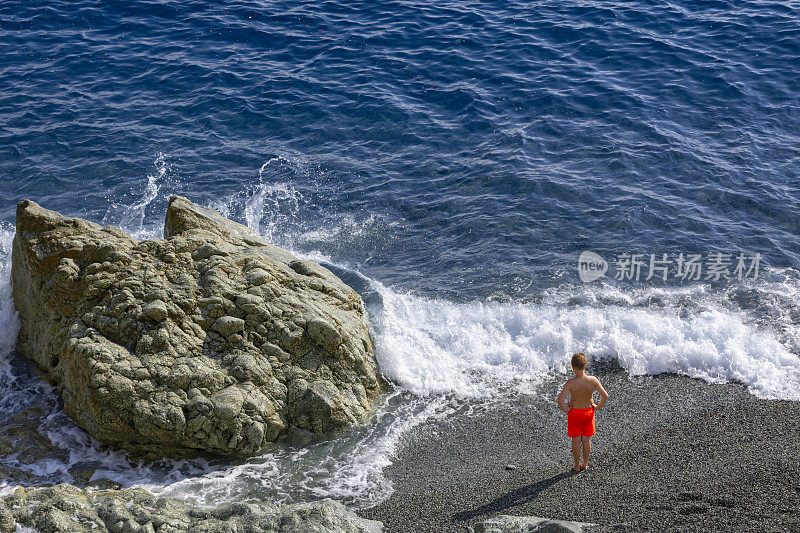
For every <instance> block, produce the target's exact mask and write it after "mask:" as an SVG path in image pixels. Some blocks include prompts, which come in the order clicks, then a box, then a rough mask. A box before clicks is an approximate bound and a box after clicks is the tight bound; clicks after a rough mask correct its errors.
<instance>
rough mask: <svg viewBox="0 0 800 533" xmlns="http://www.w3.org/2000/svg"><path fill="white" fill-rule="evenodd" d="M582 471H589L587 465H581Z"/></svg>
mask: <svg viewBox="0 0 800 533" xmlns="http://www.w3.org/2000/svg"><path fill="white" fill-rule="evenodd" d="M584 470H589V465H588V464H586V465H581V472H583V471H584Z"/></svg>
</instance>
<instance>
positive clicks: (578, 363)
mask: <svg viewBox="0 0 800 533" xmlns="http://www.w3.org/2000/svg"><path fill="white" fill-rule="evenodd" d="M587 366H589V360H588V359H587V358H586V354H585V353H583V352H579V353H575V354H572V368H575V369H577V370H586V367H587Z"/></svg>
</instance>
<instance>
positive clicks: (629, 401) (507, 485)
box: [357, 369, 800, 533]
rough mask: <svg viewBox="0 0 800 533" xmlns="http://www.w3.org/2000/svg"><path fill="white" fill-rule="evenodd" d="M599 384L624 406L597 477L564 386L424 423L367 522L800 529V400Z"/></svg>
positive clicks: (599, 452) (599, 439) (616, 379)
mask: <svg viewBox="0 0 800 533" xmlns="http://www.w3.org/2000/svg"><path fill="white" fill-rule="evenodd" d="M590 370H591V369H590ZM595 370H598V369H595ZM595 375H597V376H598V377H599V378H600V379H601V381H602V382H603V384H604V386H605V388H606V389H607V390H608V391H609V394H610V399H609V403H608V404H607V405H606V407H605V408H604V409H603V410H601V411H600V412H599V413H598V415H597V434H596V435H595V437H594V438H593V439H592V444H593V448H592V455H591V458H590V462H589V471H587V472H583V473H581V474H574V475H573V474H571V468H572V458H571V452H570V446H569V439H568V438H567V437H566V415H563V413H561V411H559V410H558V408H557V406H556V405H555V401H554V398H555V396H556V395H557V393H558V390H559V387H560V382H555V381H553V382H550V383H548V384H546V385H545V386H544V387H543V389H542V393H543V394H544V395H543V396H539V397H534V396H527V395H525V396H523V395H520V396H519V397H517V398H516V399H515V400H514V401H513V402H508V403H506V404H505V405H502V406H497V407H493V408H491V409H487V410H485V411H482V412H479V413H477V414H474V415H471V416H456V417H453V418H451V419H449V420H445V421H437V422H430V423H428V424H425V425H424V426H422V427H420V428H418V429H417V431H415V432H414V434H412V435H409V436H408V437H407V438H406V439H404V440H403V442H402V443H401V444H400V446H399V447H398V450H397V452H396V457H395V459H394V461H393V463H392V465H391V466H389V467H387V468H386V469H385V471H384V474H385V475H386V476H387V477H388V478H389V480H390V481H391V482H392V484H393V486H394V493H393V494H392V495H391V496H390V497H389V498H388V499H387V500H385V501H383V502H382V503H380V504H379V505H376V506H374V507H371V508H369V509H364V510H361V511H357V513H358V514H359V515H360V516H362V517H364V518H369V519H373V520H381V521H383V522H384V525H385V528H386V529H385V530H386V532H387V533H391V532H395V531H397V532H400V531H431V532H435V531H440V532H457V531H458V532H461V531H469V527H470V526H473V525H475V524H477V523H479V522H482V521H483V520H486V519H489V518H492V517H495V516H498V515H504V514H506V515H519V516H528V515H532V516H540V517H546V518H550V519H560V520H570V521H577V522H591V523H595V524H598V525H600V526H602V527H601V528H599V529H600V530H603V529H610V528H609V527H607V526H611V525H617V527H618V528H619V529H625V527H624V526H623V525H622V524H629V525H631V527H629V528H628V529H631V530H636V531H678V530H686V529H692V530H694V529H697V530H712V531H713V530H739V531H747V530H758V531H783V530H786V529H791V528H792V527H800V481H798V480H800V457H798V454H797V443H796V442H794V441H792V440H791V439H792V436H795V435H800V402H796V401H789V400H764V399H759V398H757V397H755V396H753V395H752V394H750V393H749V392H748V391H747V389H746V387H744V386H743V385H740V384H724V385H715V384H709V383H706V382H703V381H701V380H699V379H695V378H689V377H684V376H678V375H672V374H662V375H658V376H629V375H628V374H627V373H625V372H624V371H622V370H618V369H603V370H601V371H598V372H596V373H595ZM507 465H513V467H514V468H513V469H510V470H509V469H507V468H506V466H507ZM587 501H588V502H590V503H587ZM634 526H635V527H634Z"/></svg>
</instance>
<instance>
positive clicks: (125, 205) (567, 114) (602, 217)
mask: <svg viewBox="0 0 800 533" xmlns="http://www.w3.org/2000/svg"><path fill="white" fill-rule="evenodd" d="M172 194H181V195H184V196H187V197H188V198H190V199H191V200H192V201H194V202H197V203H200V204H203V205H206V206H210V207H213V208H214V209H217V210H219V211H220V212H221V213H223V214H224V215H225V216H228V217H230V218H233V219H235V220H237V221H240V222H242V223H245V224H247V225H249V226H250V227H251V228H253V229H255V230H256V231H258V232H259V233H261V234H262V235H264V236H265V237H267V238H268V239H270V240H271V241H273V242H274V243H275V244H278V245H280V246H283V247H286V248H288V249H290V250H292V251H293V252H294V253H295V254H297V255H298V256H301V257H305V258H309V259H314V260H317V261H320V262H322V263H323V264H324V265H326V266H327V267H329V268H331V269H332V270H333V271H334V272H335V273H336V274H338V275H339V276H341V277H342V278H343V279H344V280H345V281H346V282H347V283H349V284H351V285H352V286H353V287H354V288H356V290H358V291H359V293H360V294H361V295H362V297H363V298H364V301H365V303H366V307H367V309H368V312H369V315H370V319H371V321H372V324H373V328H374V333H375V336H376V340H377V356H378V361H379V364H380V367H381V370H382V372H383V373H384V374H385V375H386V376H387V377H388V378H389V379H390V380H392V382H393V383H394V388H395V390H394V391H393V392H392V394H391V395H390V397H389V398H388V399H387V401H386V403H385V405H383V406H382V407H381V409H380V410H379V411H378V412H377V413H376V415H375V416H374V417H373V418H372V419H370V420H369V421H367V422H366V423H365V424H364V425H362V426H359V427H357V428H355V429H353V430H352V431H349V432H345V433H344V434H339V435H334V436H323V437H314V438H310V439H308V440H307V441H305V442H286V443H281V444H279V445H276V446H275V447H274V448H273V449H271V450H269V451H268V452H267V453H266V454H265V455H264V456H262V457H258V458H254V459H251V460H248V461H228V462H226V461H222V460H213V461H211V460H208V461H203V460H194V461H161V462H158V463H155V464H153V463H145V462H142V461H139V460H134V459H131V458H128V457H127V456H125V455H124V454H122V453H120V452H117V451H113V450H108V449H105V448H103V447H102V446H100V445H99V444H98V443H96V442H94V441H93V440H92V439H90V438H89V437H87V436H86V435H85V434H84V433H83V432H82V431H80V430H79V429H78V428H77V427H76V426H74V424H72V423H71V422H70V421H69V419H68V418H67V417H66V415H65V414H64V413H63V411H62V410H61V407H60V405H59V401H58V394H57V393H56V392H55V391H54V390H53V389H52V388H51V387H50V386H49V385H46V384H45V383H44V382H42V381H41V380H40V379H39V378H38V377H36V375H35V372H34V371H33V370H32V369H31V368H30V367H29V366H28V365H26V364H25V362H24V361H23V360H22V359H21V358H20V357H19V356H18V355H16V354H15V352H14V349H13V347H14V342H15V336H16V332H17V328H18V322H17V318H16V314H15V312H14V308H13V302H12V300H11V295H10V289H9V287H8V279H9V272H10V263H11V241H12V239H13V236H14V217H15V207H16V203H17V202H18V201H20V200H22V199H25V198H30V199H33V200H35V201H37V202H39V203H40V204H42V205H43V206H44V207H47V208H49V209H54V210H57V211H60V212H62V213H64V214H67V215H72V216H81V217H85V218H88V219H91V220H94V221H96V222H100V223H103V224H111V225H116V226H120V227H122V228H124V229H125V230H126V231H128V232H130V233H131V234H132V235H133V236H135V237H136V238H138V239H148V238H158V237H159V236H160V235H161V232H162V229H163V218H164V213H165V209H166V205H167V201H168V199H169V197H170V196H171V195H172ZM798 212H800V4H798V3H797V2H771V1H736V2H733V1H716V0H715V1H709V0H693V1H688V0H675V1H672V2H654V1H625V2H614V1H609V2H588V1H570V0H566V1H555V2H548V1H532V2H516V1H515V2H507V1H502V2H501V1H463V2H455V1H446V0H444V1H438V2H422V1H387V2H373V1H357V0H348V1H341V0H326V1H320V2H313V3H306V2H269V1H247V0H242V1H236V2H224V3H223V2H209V1H192V0H185V1H172V2H170V1H155V0H153V1H137V0H129V1H125V2H119V1H111V0H109V1H90V0H74V1H49V2H37V1H14V0H4V1H3V2H2V3H0V418H3V419H5V420H6V421H7V422H6V424H8V423H9V422H8V420H12V421H17V422H19V421H20V420H21V421H23V422H25V421H27V422H26V423H27V424H28V426H26V427H34V428H37V429H36V431H35V432H34V433H36V435H37V437H36V439H38V440H37V441H36V442H37V445H36V446H40V447H41V449H43V450H49V451H47V452H46V459H44V460H43V459H41V458H39V459H33V458H31V456H30V455H29V454H25V453H22V452H20V451H17V452H13V453H11V454H4V455H0V467H2V466H6V467H9V468H14V469H16V471H19V472H24V473H26V476H27V477H25V478H24V479H23V477H22V476H17V477H11V478H6V479H5V480H0V486H2V488H0V492H3V491H10V490H12V489H13V488H14V487H15V486H17V485H19V484H20V483H23V484H24V483H53V482H60V481H67V482H71V481H73V479H74V478H75V472H77V470H76V469H83V470H84V471H86V470H89V471H93V472H94V474H93V477H94V478H99V477H108V478H112V479H114V480H117V481H120V482H122V483H123V484H125V485H132V486H142V487H145V488H148V489H149V490H151V491H154V492H156V493H158V494H165V495H172V496H179V497H185V498H193V499H195V500H198V501H200V502H201V503H206V504H211V503H220V502H223V501H247V500H253V499H259V498H266V499H271V500H279V501H306V500H315V499H319V498H324V497H330V498H334V499H336V500H339V501H342V502H343V503H345V504H347V505H349V506H351V507H353V508H362V507H368V506H370V505H372V504H374V503H376V502H378V501H381V500H382V499H384V498H386V497H387V496H388V495H389V494H391V491H392V486H391V483H390V481H389V480H388V479H387V478H386V477H385V476H384V475H383V470H384V468H385V467H386V466H388V465H390V464H391V462H392V458H393V454H394V453H395V450H396V449H397V446H398V443H399V442H401V441H402V439H403V438H404V437H405V436H407V435H409V434H411V433H413V431H415V428H418V427H419V426H420V425H424V424H425V423H427V422H428V421H431V420H437V419H441V418H443V417H447V416H454V415H455V414H458V413H464V412H468V411H469V410H470V409H480V408H482V406H486V405H489V404H491V403H492V402H502V401H509V399H512V401H513V397H514V395H516V394H528V395H536V394H541V393H542V392H541V391H542V389H541V385H542V383H544V382H546V381H547V380H548V379H553V378H554V377H559V376H560V374H561V373H563V372H564V371H565V370H566V367H567V355H568V354H571V353H572V352H574V351H585V352H587V353H589V354H590V355H591V357H592V359H593V360H612V361H616V362H617V363H618V364H619V365H620V366H621V367H622V368H624V369H625V370H626V371H628V372H629V373H631V374H633V375H654V374H658V373H662V372H674V373H678V374H684V375H688V376H692V377H697V378H701V379H704V380H706V381H708V382H710V383H724V382H730V381H735V382H739V383H742V384H744V385H745V386H747V387H748V388H749V389H750V391H751V392H752V394H755V395H757V396H760V397H764V398H781V399H791V400H800V327H799V326H800V247H799V246H798V244H800V216H798ZM583 251H592V252H593V253H595V254H597V256H599V257H601V258H602V260H603V261H604V262H605V266H606V267H607V269H608V270H607V271H606V272H605V275H604V276H602V277H600V278H599V279H596V280H594V281H588V282H584V281H582V279H581V276H580V270H579V262H578V258H579V254H580V253H581V252H583ZM665 254H666V255H665ZM626 258H627V259H628V260H629V261H630V263H629V264H627V266H628V267H630V266H633V265H635V264H638V265H639V267H640V269H641V270H640V271H639V270H638V268H639V267H637V270H636V271H634V269H631V268H628V269H627V270H626V268H627V267H626V263H625V260H626ZM679 258H680V259H679ZM690 258H694V264H695V265H696V264H700V265H701V267H700V268H701V269H703V270H701V271H700V272H697V274H698V275H697V276H696V277H695V276H694V274H693V273H692V272H695V271H689V275H687V270H686V268H685V266H686V264H687V263H684V262H683V260H684V259H685V260H687V261H688V260H689V259H690ZM756 258H757V259H756ZM740 259H741V260H743V263H742V265H744V266H745V267H746V270H742V269H741V268H739V269H738V270H737V267H740V266H742V265H740V264H739V261H740ZM639 261H641V264H639ZM651 261H656V263H654V264H656V265H657V264H659V263H657V261H667V263H665V265H666V268H665V269H664V270H663V271H662V270H657V269H656V270H653V269H652V268H651ZM754 263H755V264H754ZM598 264H600V265H602V264H603V263H598ZM755 266H757V267H758V269H757V270H756V269H755V268H754V267H755ZM615 267H617V268H615ZM714 272H717V274H719V275H710V276H709V274H713V273H714ZM662 273H663V276H662ZM651 274H653V275H651ZM648 277H649V278H650V279H646V278H648ZM665 278H666V279H665ZM17 422H14V423H17ZM3 431H6V432H8V430H7V428H6V429H3V428H2V427H0V432H3ZM9 434H10V433H9Z"/></svg>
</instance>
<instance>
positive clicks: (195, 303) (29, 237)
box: [11, 196, 384, 456]
mask: <svg viewBox="0 0 800 533" xmlns="http://www.w3.org/2000/svg"><path fill="white" fill-rule="evenodd" d="M164 237H165V238H164V239H157V240H148V241H135V240H133V239H131V238H130V237H129V236H128V235H127V234H125V233H124V232H123V231H122V230H120V229H118V228H114V227H105V228H103V227H100V226H99V225H97V224H94V223H92V222H88V221H86V220H82V219H78V218H68V217H64V216H62V215H60V214H59V213H56V212H54V211H48V210H46V209H44V208H42V207H40V206H39V205H37V204H36V203H34V202H31V201H28V200H26V201H23V202H20V204H19V205H18V206H17V232H16V236H15V238H14V245H13V254H12V262H13V266H12V276H11V278H12V285H13V296H14V302H15V305H16V308H17V310H18V312H19V317H20V322H21V324H22V328H21V331H20V334H19V338H18V342H17V350H18V351H19V352H20V353H22V354H23V355H25V356H27V357H29V358H30V359H32V360H33V361H34V362H35V363H36V364H37V365H38V366H39V367H40V368H41V369H42V370H43V371H44V372H45V374H46V375H47V377H48V378H49V379H50V380H51V381H52V382H54V383H55V384H56V385H57V386H58V387H59V389H60V391H61V393H62V396H63V400H64V409H65V411H66V412H67V414H68V415H69V416H70V417H72V419H74V420H75V422H77V424H78V425H79V426H81V427H82V428H83V429H85V430H86V431H87V432H89V433H90V434H91V435H93V436H94V437H95V438H97V439H98V440H100V441H101V442H104V443H108V444H112V445H116V446H120V447H123V448H126V449H128V450H131V451H136V452H142V453H147V454H150V455H170V456H181V455H192V454H195V453H198V452H210V453H216V454H224V455H241V456H246V455H253V454H256V453H258V452H259V451H260V450H262V449H263V448H264V447H265V446H266V445H267V444H268V443H269V442H270V441H273V440H275V439H276V438H277V437H278V436H279V435H281V434H282V433H284V432H286V431H287V430H288V429H289V428H290V427H297V428H304V429H307V430H311V431H315V432H325V431H330V430H335V429H338V428H342V427H345V426H347V425H349V424H352V423H354V422H356V421H358V420H360V419H362V418H363V417H364V416H365V415H366V414H367V413H368V412H369V411H370V409H371V408H372V406H373V404H374V403H375V401H376V400H377V399H378V398H379V397H380V395H381V392H382V390H383V388H384V382H383V381H382V379H381V377H380V375H379V374H378V368H377V362H376V360H375V355H374V350H373V341H372V337H371V335H370V332H369V326H368V323H367V321H366V318H365V314H364V309H363V304H362V301H361V298H360V297H359V296H358V294H357V293H356V292H355V291H353V289H351V288H350V287H348V286H347V285H345V284H344V283H343V282H342V281H341V280H339V279H338V278H337V277H336V276H334V275H333V274H332V273H331V272H330V271H329V270H327V269H325V268H323V267H322V266H320V265H318V264H315V263H313V262H310V261H300V260H297V259H296V258H295V257H294V256H292V255H291V254H290V253H288V252H287V251H285V250H283V249H281V248H278V247H276V246H273V245H271V244H270V243H268V242H266V241H264V240H263V239H262V238H261V237H259V236H258V235H257V234H256V233H254V232H253V231H251V230H250V229H248V228H247V227H245V226H242V225H240V224H237V223H235V222H232V221H230V220H227V219H225V218H223V217H222V216H220V215H219V214H218V213H217V212H216V211H213V210H210V209H206V208H203V207H200V206H197V205H194V204H192V203H191V202H189V201H188V200H186V199H185V198H182V197H178V196H176V197H173V198H172V199H171V200H170V203H169V208H168V210H167V215H166V223H165V228H164Z"/></svg>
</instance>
